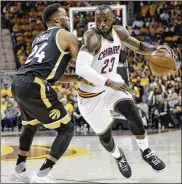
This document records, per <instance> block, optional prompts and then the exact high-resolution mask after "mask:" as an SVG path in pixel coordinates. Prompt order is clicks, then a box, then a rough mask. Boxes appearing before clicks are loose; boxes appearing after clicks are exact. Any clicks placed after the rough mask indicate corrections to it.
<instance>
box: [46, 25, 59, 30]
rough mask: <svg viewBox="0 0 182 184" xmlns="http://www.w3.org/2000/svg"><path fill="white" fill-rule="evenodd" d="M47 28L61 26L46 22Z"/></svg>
mask: <svg viewBox="0 0 182 184" xmlns="http://www.w3.org/2000/svg"><path fill="white" fill-rule="evenodd" d="M47 27H48V28H52V27H59V28H60V29H61V28H62V27H61V26H60V25H57V24H47Z"/></svg>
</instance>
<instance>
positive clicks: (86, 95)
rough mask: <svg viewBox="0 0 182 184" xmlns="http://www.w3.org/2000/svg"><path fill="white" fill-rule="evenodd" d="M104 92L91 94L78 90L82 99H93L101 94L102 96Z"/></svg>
mask: <svg viewBox="0 0 182 184" xmlns="http://www.w3.org/2000/svg"><path fill="white" fill-rule="evenodd" d="M103 92H104V91H101V92H100V93H90V92H85V91H82V90H80V89H78V95H79V96H80V97H82V98H92V97H96V96H98V95H100V94H102V93H103Z"/></svg>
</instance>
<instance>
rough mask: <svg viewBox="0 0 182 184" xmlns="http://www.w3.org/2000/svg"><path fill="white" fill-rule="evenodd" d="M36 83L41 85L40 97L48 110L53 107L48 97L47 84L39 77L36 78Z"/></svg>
mask: <svg viewBox="0 0 182 184" xmlns="http://www.w3.org/2000/svg"><path fill="white" fill-rule="evenodd" d="M34 82H36V83H37V84H39V85H40V96H41V99H42V101H43V102H44V104H45V105H46V107H47V108H49V107H51V106H52V105H51V103H50V102H49V100H48V98H47V97H46V86H45V84H46V82H45V81H44V80H42V79H40V78H38V77H35V80H34Z"/></svg>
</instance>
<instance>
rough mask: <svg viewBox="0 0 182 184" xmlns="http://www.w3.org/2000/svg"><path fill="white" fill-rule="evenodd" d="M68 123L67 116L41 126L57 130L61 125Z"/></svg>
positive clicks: (68, 117)
mask: <svg viewBox="0 0 182 184" xmlns="http://www.w3.org/2000/svg"><path fill="white" fill-rule="evenodd" d="M69 121H70V116H69V115H68V114H67V115H66V116H65V117H64V118H62V119H59V120H57V121H54V122H52V123H49V124H43V126H44V127H46V128H51V129H54V128H59V127H60V126H61V123H63V124H67V123H68V122H69Z"/></svg>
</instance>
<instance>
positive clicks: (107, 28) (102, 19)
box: [95, 9, 114, 35]
mask: <svg viewBox="0 0 182 184" xmlns="http://www.w3.org/2000/svg"><path fill="white" fill-rule="evenodd" d="M113 23H114V15H113V13H112V12H111V11H110V10H108V9H106V10H100V11H96V12H95V24H96V27H97V29H98V30H99V32H100V33H101V34H102V35H108V34H109V33H110V32H111V31H112V27H113Z"/></svg>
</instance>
